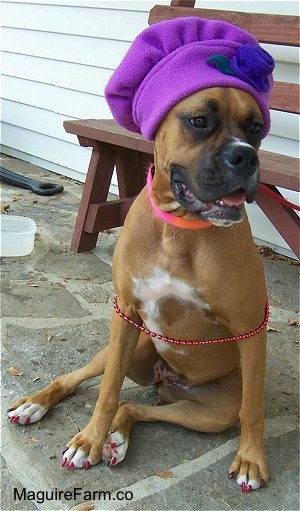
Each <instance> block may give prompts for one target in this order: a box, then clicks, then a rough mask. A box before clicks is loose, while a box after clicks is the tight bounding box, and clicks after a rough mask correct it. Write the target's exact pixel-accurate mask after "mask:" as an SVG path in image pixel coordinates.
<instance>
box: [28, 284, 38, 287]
mask: <svg viewBox="0 0 300 511" xmlns="http://www.w3.org/2000/svg"><path fill="white" fill-rule="evenodd" d="M29 287H38V285H37V284H29Z"/></svg>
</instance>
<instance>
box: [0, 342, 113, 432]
mask: <svg viewBox="0 0 300 511" xmlns="http://www.w3.org/2000/svg"><path fill="white" fill-rule="evenodd" d="M107 353H108V346H106V347H105V348H104V349H103V350H101V351H99V353H97V355H95V357H94V358H93V359H92V360H91V361H90V362H89V363H88V364H86V365H85V366H84V367H81V368H80V369H76V370H75V371H72V372H71V373H68V374H64V375H63V376H60V377H59V378H57V379H56V380H54V381H53V382H52V383H50V384H49V385H48V386H47V387H46V388H45V389H43V390H41V391H40V392H37V393H36V394H32V395H30V396H25V397H23V398H21V399H18V400H17V401H15V402H14V403H12V405H11V406H10V408H9V409H8V417H9V420H10V421H11V422H17V423H18V424H30V423H33V422H36V421H38V420H40V419H41V418H42V417H43V416H44V415H45V413H46V412H47V411H48V410H49V408H51V406H53V405H55V404H56V403H58V402H59V401H61V400H62V399H63V398H64V397H66V396H69V395H70V394H73V392H75V391H76V389H77V387H78V385H80V383H82V382H84V381H86V380H89V379H91V378H94V377H95V376H99V375H100V374H103V373H104V369H105V364H106V360H107Z"/></svg>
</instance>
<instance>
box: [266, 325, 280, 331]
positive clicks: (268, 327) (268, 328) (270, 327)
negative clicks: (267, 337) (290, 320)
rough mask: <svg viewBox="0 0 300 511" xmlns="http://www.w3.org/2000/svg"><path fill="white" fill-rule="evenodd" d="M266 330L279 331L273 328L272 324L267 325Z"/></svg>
mask: <svg viewBox="0 0 300 511" xmlns="http://www.w3.org/2000/svg"><path fill="white" fill-rule="evenodd" d="M267 332H279V330H277V329H276V328H273V327H272V326H267Z"/></svg>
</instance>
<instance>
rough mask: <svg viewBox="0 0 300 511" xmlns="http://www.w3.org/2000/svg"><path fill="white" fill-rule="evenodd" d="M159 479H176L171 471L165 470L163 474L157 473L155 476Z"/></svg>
mask: <svg viewBox="0 0 300 511" xmlns="http://www.w3.org/2000/svg"><path fill="white" fill-rule="evenodd" d="M155 475H156V476H157V477H161V478H162V479H171V478H172V477H176V475H175V474H173V472H171V470H163V471H162V472H157V474H155Z"/></svg>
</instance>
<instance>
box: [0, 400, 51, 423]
mask: <svg viewBox="0 0 300 511" xmlns="http://www.w3.org/2000/svg"><path fill="white" fill-rule="evenodd" d="M47 411H48V408H46V407H45V406H43V405H40V404H37V403H31V402H30V401H26V402H25V403H23V404H21V405H19V406H17V407H16V408H9V410H8V419H9V421H10V422H16V423H17V424H22V425H24V424H32V423H33V422H37V421H38V420H40V419H41V418H42V417H43V416H44V415H45V413H46V412H47Z"/></svg>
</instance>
